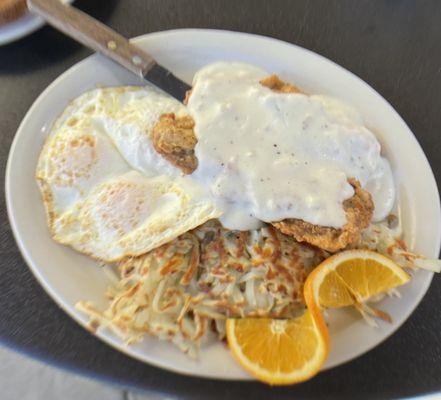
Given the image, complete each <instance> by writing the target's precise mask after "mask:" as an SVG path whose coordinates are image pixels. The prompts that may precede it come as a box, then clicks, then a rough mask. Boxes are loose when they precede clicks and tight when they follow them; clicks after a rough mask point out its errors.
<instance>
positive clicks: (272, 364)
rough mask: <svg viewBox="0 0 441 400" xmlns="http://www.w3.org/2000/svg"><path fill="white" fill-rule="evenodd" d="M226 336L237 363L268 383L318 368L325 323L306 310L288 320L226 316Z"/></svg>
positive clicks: (301, 376)
mask: <svg viewBox="0 0 441 400" xmlns="http://www.w3.org/2000/svg"><path fill="white" fill-rule="evenodd" d="M320 317H321V316H320ZM227 339H228V344H229V346H230V349H231V352H232V354H233V357H234V358H235V359H236V360H237V361H238V362H239V363H240V365H242V366H243V367H244V368H245V369H246V370H247V371H248V372H250V373H251V374H252V375H254V376H255V377H256V378H258V379H259V380H261V381H264V382H266V383H269V384H272V385H283V384H291V383H296V382H301V381H304V380H306V379H308V378H310V377H312V376H313V375H315V374H316V373H317V372H318V371H319V370H320V367H321V366H322V364H323V362H324V360H325V359H326V357H327V354H328V351H329V335H328V330H327V328H326V325H325V323H324V321H323V320H321V321H319V322H318V323H317V321H316V320H315V315H314V313H311V312H310V311H309V310H306V311H305V313H304V314H303V315H302V316H301V317H299V318H296V319H292V320H275V319H269V318H246V319H229V320H227Z"/></svg>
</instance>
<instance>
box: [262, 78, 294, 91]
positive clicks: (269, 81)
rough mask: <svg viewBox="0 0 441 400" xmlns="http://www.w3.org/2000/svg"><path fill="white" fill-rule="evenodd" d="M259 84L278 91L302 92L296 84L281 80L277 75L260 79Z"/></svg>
mask: <svg viewBox="0 0 441 400" xmlns="http://www.w3.org/2000/svg"><path fill="white" fill-rule="evenodd" d="M260 84H261V85H262V86H266V87H267V88H269V89H271V90H274V91H275V92H278V93H302V91H301V90H300V89H299V88H298V87H297V86H294V85H291V84H290V83H286V82H283V81H282V80H281V79H280V78H279V77H278V76H277V75H271V76H269V77H268V78H265V79H262V80H261V81H260Z"/></svg>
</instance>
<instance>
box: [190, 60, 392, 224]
mask: <svg viewBox="0 0 441 400" xmlns="http://www.w3.org/2000/svg"><path fill="white" fill-rule="evenodd" d="M268 75H269V74H268V73H267V72H266V71H263V70H261V69H259V68H257V67H254V66H251V65H247V64H242V63H236V62H231V63H227V62H220V63H215V64H211V65H209V66H207V67H205V68H203V69H201V70H200V71H199V72H198V73H197V74H196V76H195V78H194V81H193V91H192V94H191V97H190V100H189V103H188V110H189V113H190V115H191V116H192V117H193V118H194V120H195V123H196V125H195V134H196V136H197V138H198V143H197V145H196V148H195V153H196V157H197V158H198V162H199V165H198V168H197V169H196V171H195V172H194V173H193V174H192V176H191V178H192V180H195V181H196V182H198V183H199V184H201V185H202V186H203V187H205V188H206V190H207V191H208V193H209V196H210V197H212V198H213V199H214V200H215V201H216V202H217V203H218V205H219V207H221V209H222V211H223V216H222V217H221V221H222V223H223V225H224V226H225V227H226V228H229V229H238V230H247V229H253V228H256V227H257V226H258V225H259V221H265V222H270V221H280V220H282V219H285V218H299V219H302V220H304V221H307V222H310V223H313V224H317V225H323V226H331V227H335V228H339V227H342V226H343V225H344V224H345V222H346V216H345V213H344V211H343V207H342V203H343V201H344V200H346V199H348V198H350V197H351V196H352V195H353V194H354V191H353V188H352V186H351V185H349V183H348V182H347V179H348V178H349V177H354V178H356V179H357V180H358V181H359V182H360V183H361V185H362V186H363V187H365V188H366V189H367V190H369V191H370V192H371V194H372V196H373V199H374V203H375V210H376V211H375V218H376V219H382V218H384V217H385V216H387V214H388V213H389V212H390V210H391V208H392V205H393V202H394V196H395V190H394V183H393V178H392V173H391V169H390V167H389V164H388V162H387V160H386V159H384V158H383V157H381V155H380V150H381V148H380V144H379V142H378V141H377V139H376V138H375V136H374V134H373V133H372V132H371V131H370V130H369V129H367V128H366V127H365V126H364V125H363V120H362V118H361V116H360V114H359V113H358V112H357V111H356V110H354V109H353V108H352V107H350V106H348V105H346V104H344V103H342V102H341V101H339V100H336V99H333V98H330V97H326V96H306V95H303V94H296V93H292V94H285V93H275V92H273V91H272V90H270V89H268V88H266V87H264V86H262V85H260V83H259V81H260V80H261V79H262V78H264V77H266V76H268Z"/></svg>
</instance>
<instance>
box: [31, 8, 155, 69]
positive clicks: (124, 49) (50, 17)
mask: <svg viewBox="0 0 441 400" xmlns="http://www.w3.org/2000/svg"><path fill="white" fill-rule="evenodd" d="M27 2H28V7H29V9H30V10H31V11H32V12H34V13H36V14H38V15H40V16H41V17H43V18H44V19H45V20H46V21H47V22H48V23H49V24H50V25H53V26H54V27H55V28H57V29H58V30H60V31H62V32H63V33H65V34H66V35H67V36H70V37H72V38H73V39H75V40H77V41H79V42H80V43H82V44H84V45H85V46H87V47H90V48H91V49H93V50H95V51H98V52H100V53H103V54H104V55H106V56H107V57H109V58H111V59H112V60H113V61H115V62H117V63H118V64H121V65H122V66H123V67H125V68H127V69H128V70H130V71H132V72H133V73H135V74H136V75H139V76H141V77H144V76H145V75H146V74H147V72H148V71H149V70H150V69H151V68H152V67H153V66H155V65H156V61H155V60H154V59H153V57H151V56H150V55H149V54H147V53H146V52H144V51H143V50H141V49H140V48H138V47H136V46H134V45H133V44H131V43H130V42H129V41H128V40H127V39H126V38H125V37H123V36H121V35H120V34H119V33H117V32H115V31H113V30H112V29H110V28H109V27H107V26H106V25H104V24H102V23H101V22H99V21H97V20H96V19H95V18H92V17H91V16H89V15H87V14H85V13H83V12H82V11H80V10H78V9H76V8H74V7H71V6H69V5H68V4H63V3H61V1H60V0H27Z"/></svg>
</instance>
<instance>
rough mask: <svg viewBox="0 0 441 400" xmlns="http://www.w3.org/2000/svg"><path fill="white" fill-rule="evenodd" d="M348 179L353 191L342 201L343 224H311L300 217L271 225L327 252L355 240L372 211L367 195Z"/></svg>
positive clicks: (339, 248) (366, 223)
mask: <svg viewBox="0 0 441 400" xmlns="http://www.w3.org/2000/svg"><path fill="white" fill-rule="evenodd" d="M349 183H350V184H351V185H352V187H353V188H354V190H355V193H354V195H353V196H352V197H351V198H350V199H347V200H345V201H344V202H343V209H344V210H345V212H346V220H347V222H346V224H345V225H344V226H343V228H341V229H336V228H331V227H327V226H319V225H313V224H310V223H309V222H305V221H303V220H301V219H285V220H283V221H281V222H274V223H273V225H274V226H275V227H276V228H277V229H279V230H280V231H281V232H283V233H285V234H286V235H291V236H293V237H294V238H295V239H296V240H297V241H299V242H307V243H310V244H312V245H314V246H317V247H320V248H321V249H323V250H327V251H330V252H336V251H338V250H341V249H344V248H345V247H347V246H348V245H349V244H351V243H353V242H355V241H356V240H358V238H359V237H360V233H361V231H362V230H363V229H365V228H367V227H368V225H369V223H370V221H371V218H372V213H373V211H374V203H373V202H372V198H371V195H370V194H369V193H368V192H367V191H366V190H364V189H362V188H361V187H360V184H359V183H358V181H357V180H355V179H349Z"/></svg>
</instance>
